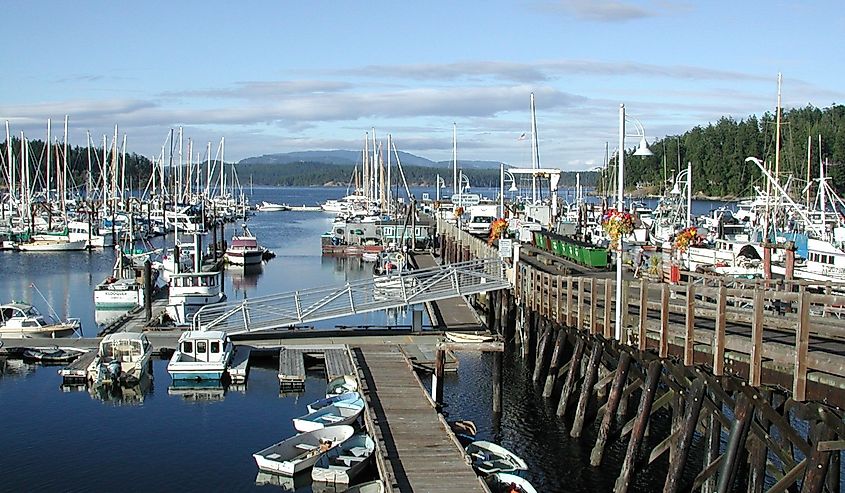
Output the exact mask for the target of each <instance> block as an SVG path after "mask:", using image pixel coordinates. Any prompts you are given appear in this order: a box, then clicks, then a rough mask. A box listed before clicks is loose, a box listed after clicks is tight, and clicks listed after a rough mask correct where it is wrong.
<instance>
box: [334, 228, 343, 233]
mask: <svg viewBox="0 0 845 493" xmlns="http://www.w3.org/2000/svg"><path fill="white" fill-rule="evenodd" d="M334 232H335V233H337V234H339V235H342V234H343V230H342V229H340V228H338V229H336V230H334Z"/></svg>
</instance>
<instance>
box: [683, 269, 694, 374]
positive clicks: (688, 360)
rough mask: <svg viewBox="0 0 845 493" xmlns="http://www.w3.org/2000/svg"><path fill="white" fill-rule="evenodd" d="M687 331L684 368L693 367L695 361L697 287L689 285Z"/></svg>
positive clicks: (685, 335) (685, 334)
mask: <svg viewBox="0 0 845 493" xmlns="http://www.w3.org/2000/svg"><path fill="white" fill-rule="evenodd" d="M685 322H686V331H685V333H684V366H692V365H693V364H694V363H695V361H694V359H693V358H694V355H695V353H694V352H693V347H694V344H695V286H693V285H692V284H687V316H686V320H685Z"/></svg>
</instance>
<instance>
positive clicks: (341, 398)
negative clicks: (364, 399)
mask: <svg viewBox="0 0 845 493" xmlns="http://www.w3.org/2000/svg"><path fill="white" fill-rule="evenodd" d="M360 398H361V394H359V393H358V392H346V393H345V394H338V395H333V396H331V397H326V398H325V399H320V400H317V401H314V402H312V403H311V404H308V412H309V413H313V412H314V411H316V410H318V409H322V408H324V407H326V406H330V405H332V404H337V403H338V402H351V401H354V400H357V399H360Z"/></svg>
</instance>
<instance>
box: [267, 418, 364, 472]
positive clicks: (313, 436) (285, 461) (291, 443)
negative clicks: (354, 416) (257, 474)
mask: <svg viewBox="0 0 845 493" xmlns="http://www.w3.org/2000/svg"><path fill="white" fill-rule="evenodd" d="M354 432H355V430H354V429H353V428H352V427H351V426H329V427H326V428H322V429H319V430H314V431H310V432H308V433H300V434H299V435H295V436H292V437H290V438H287V439H285V440H282V441H281V442H278V443H274V444H273V445H270V446H269V447H267V448H265V449H262V450H259V451H258V452H256V453H254V454H252V457H253V458H254V459H255V464H256V465H257V466H258V468H259V469H261V470H262V471H267V472H273V473H276V474H284V475H287V476H293V475H295V474H296V473H298V472H301V471H305V470H306V469H309V468H311V467H312V466H313V465H314V464H315V463H316V462H317V461H318V460H319V459H320V456H322V455H323V454H325V453H326V452H328V451H329V450H331V449H332V448H334V447H338V446H340V444H341V443H343V442H344V441H346V440H348V439H349V438H350V437H351V436H352V435H353V433H354Z"/></svg>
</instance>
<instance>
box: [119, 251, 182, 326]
mask: <svg viewBox="0 0 845 493" xmlns="http://www.w3.org/2000/svg"><path fill="white" fill-rule="evenodd" d="M118 255H120V254H118ZM177 263H178V260H177ZM143 278H144V279H143V281H144V321H145V322H149V321H150V320H151V319H152V318H153V266H152V264H151V263H150V259H146V260H144V274H143Z"/></svg>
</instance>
